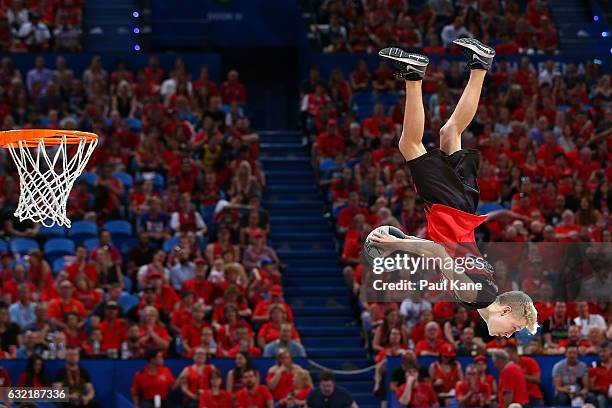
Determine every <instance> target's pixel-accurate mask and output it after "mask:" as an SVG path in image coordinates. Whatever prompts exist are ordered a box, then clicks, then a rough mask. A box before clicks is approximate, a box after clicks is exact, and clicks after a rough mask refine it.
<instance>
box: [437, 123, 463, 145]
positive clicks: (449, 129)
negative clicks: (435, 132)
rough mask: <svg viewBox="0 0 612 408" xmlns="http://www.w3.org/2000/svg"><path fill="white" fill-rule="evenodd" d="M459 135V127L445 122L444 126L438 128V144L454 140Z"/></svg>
mask: <svg viewBox="0 0 612 408" xmlns="http://www.w3.org/2000/svg"><path fill="white" fill-rule="evenodd" d="M460 136H461V135H460V132H459V129H458V128H457V126H456V125H455V124H454V123H452V122H446V123H445V124H444V126H442V127H441V128H440V144H442V143H448V142H449V141H455V140H457V139H458V138H459V137H460Z"/></svg>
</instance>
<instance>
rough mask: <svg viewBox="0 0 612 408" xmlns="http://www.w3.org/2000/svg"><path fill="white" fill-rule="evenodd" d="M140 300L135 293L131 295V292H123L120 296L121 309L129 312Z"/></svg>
mask: <svg viewBox="0 0 612 408" xmlns="http://www.w3.org/2000/svg"><path fill="white" fill-rule="evenodd" d="M139 302H140V300H139V299H138V297H136V296H134V295H130V294H129V293H126V292H123V293H122V294H121V296H120V297H119V302H118V303H119V306H121V310H122V311H123V313H124V314H125V313H127V312H129V311H130V310H131V309H132V308H133V307H134V306H136V305H137V304H138V303H139Z"/></svg>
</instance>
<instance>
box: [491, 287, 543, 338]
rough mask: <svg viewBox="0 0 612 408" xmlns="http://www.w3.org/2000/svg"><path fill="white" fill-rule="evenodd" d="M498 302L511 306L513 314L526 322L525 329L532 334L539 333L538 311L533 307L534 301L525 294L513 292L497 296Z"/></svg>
mask: <svg viewBox="0 0 612 408" xmlns="http://www.w3.org/2000/svg"><path fill="white" fill-rule="evenodd" d="M497 302H498V303H499V304H500V305H503V306H510V307H511V308H512V314H513V315H514V316H515V317H517V318H519V319H522V320H524V321H525V327H526V328H527V330H528V331H529V333H531V334H536V332H537V331H538V311H537V310H536V308H535V306H533V301H532V300H531V298H530V297H529V295H527V294H526V293H524V292H521V291H518V290H512V291H510V292H505V293H502V294H500V295H499V296H497Z"/></svg>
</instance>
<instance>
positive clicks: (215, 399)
mask: <svg viewBox="0 0 612 408" xmlns="http://www.w3.org/2000/svg"><path fill="white" fill-rule="evenodd" d="M198 406H199V407H200V408H233V407H234V404H233V403H232V394H230V393H229V392H227V391H225V390H219V394H217V395H214V394H213V393H212V391H211V390H204V391H202V394H200V403H199V405H198Z"/></svg>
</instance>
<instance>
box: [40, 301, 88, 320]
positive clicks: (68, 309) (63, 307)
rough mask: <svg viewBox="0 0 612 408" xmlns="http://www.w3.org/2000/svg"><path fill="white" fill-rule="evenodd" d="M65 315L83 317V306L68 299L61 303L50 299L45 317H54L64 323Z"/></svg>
mask: <svg viewBox="0 0 612 408" xmlns="http://www.w3.org/2000/svg"><path fill="white" fill-rule="evenodd" d="M66 313H75V314H77V315H78V316H81V317H84V316H85V306H83V304H82V303H81V302H79V301H78V300H76V299H70V300H69V301H68V302H63V301H62V300H61V299H52V300H51V301H50V302H49V307H48V311H47V315H48V316H49V317H50V318H51V317H54V318H56V319H57V320H59V321H62V322H63V321H64V316H65V315H66Z"/></svg>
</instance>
